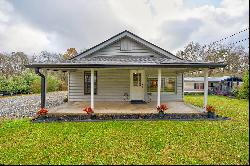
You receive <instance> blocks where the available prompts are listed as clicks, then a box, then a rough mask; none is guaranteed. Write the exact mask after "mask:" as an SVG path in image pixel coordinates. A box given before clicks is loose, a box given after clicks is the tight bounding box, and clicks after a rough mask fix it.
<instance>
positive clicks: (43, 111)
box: [37, 108, 48, 116]
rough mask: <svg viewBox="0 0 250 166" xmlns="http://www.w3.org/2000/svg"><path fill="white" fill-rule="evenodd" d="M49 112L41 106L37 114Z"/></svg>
mask: <svg viewBox="0 0 250 166" xmlns="http://www.w3.org/2000/svg"><path fill="white" fill-rule="evenodd" d="M47 113H48V110H47V109H45V108H41V109H40V110H39V111H38V112H37V115H39V116H40V115H46V114H47Z"/></svg>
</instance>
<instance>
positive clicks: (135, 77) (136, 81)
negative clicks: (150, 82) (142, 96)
mask: <svg viewBox="0 0 250 166" xmlns="http://www.w3.org/2000/svg"><path fill="white" fill-rule="evenodd" d="M141 85H142V83H141V73H133V86H141Z"/></svg>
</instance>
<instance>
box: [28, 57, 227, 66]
mask: <svg viewBox="0 0 250 166" xmlns="http://www.w3.org/2000/svg"><path fill="white" fill-rule="evenodd" d="M130 66H131V67H136V66H140V67H143V66H145V67H150V66H151V67H175V68H215V67H225V66H226V65H225V64H222V63H209V62H190V61H184V60H180V59H169V58H153V57H132V56H131V57H128V56H126V57H125V56H124V57H91V58H81V59H80V60H68V61H65V62H58V63H33V64H30V65H26V67H29V68H62V67H63V68H89V67H103V68H104V67H130Z"/></svg>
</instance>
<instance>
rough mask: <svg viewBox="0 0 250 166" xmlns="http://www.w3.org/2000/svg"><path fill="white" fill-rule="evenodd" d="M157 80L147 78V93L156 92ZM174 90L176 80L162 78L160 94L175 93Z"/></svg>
mask: <svg viewBox="0 0 250 166" xmlns="http://www.w3.org/2000/svg"><path fill="white" fill-rule="evenodd" d="M157 84H158V79H157V78H148V81H147V91H148V92H157ZM175 89H176V78H174V77H171V78H162V79H161V92H170V93H175Z"/></svg>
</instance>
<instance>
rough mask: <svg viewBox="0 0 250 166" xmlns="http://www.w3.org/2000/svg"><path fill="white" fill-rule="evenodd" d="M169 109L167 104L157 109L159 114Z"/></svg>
mask: <svg viewBox="0 0 250 166" xmlns="http://www.w3.org/2000/svg"><path fill="white" fill-rule="evenodd" d="M167 109H168V106H167V105H166V104H161V105H160V106H158V107H157V110H158V112H164V111H166V110H167Z"/></svg>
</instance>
